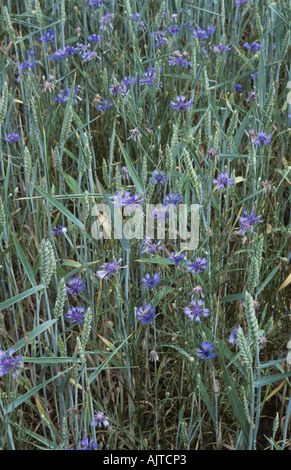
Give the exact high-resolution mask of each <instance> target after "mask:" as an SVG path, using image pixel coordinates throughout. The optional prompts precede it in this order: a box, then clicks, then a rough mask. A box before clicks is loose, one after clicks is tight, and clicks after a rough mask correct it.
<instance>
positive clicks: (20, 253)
mask: <svg viewBox="0 0 291 470" xmlns="http://www.w3.org/2000/svg"><path fill="white" fill-rule="evenodd" d="M11 235H12V238H13V240H14V245H15V248H16V251H17V254H18V256H19V258H20V261H21V263H22V266H23V267H24V269H25V272H26V274H27V277H28V279H29V280H30V283H31V285H32V286H33V287H36V280H35V277H34V274H33V271H32V269H31V266H30V264H29V262H28V261H27V258H26V256H25V254H24V251H23V250H22V248H21V246H20V243H19V242H18V240H17V238H16V236H15V235H14V233H13V232H11Z"/></svg>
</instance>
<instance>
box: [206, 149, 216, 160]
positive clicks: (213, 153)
mask: <svg viewBox="0 0 291 470" xmlns="http://www.w3.org/2000/svg"><path fill="white" fill-rule="evenodd" d="M210 157H211V158H214V159H215V160H216V159H217V158H218V153H217V150H216V148H215V147H211V148H210V149H209V150H208V151H207V158H208V159H209V158H210Z"/></svg>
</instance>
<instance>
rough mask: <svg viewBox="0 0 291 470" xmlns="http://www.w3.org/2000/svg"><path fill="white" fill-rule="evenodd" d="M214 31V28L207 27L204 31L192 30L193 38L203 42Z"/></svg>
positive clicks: (199, 29) (200, 29)
mask: <svg viewBox="0 0 291 470" xmlns="http://www.w3.org/2000/svg"><path fill="white" fill-rule="evenodd" d="M215 31H216V27H215V26H208V28H207V30H206V31H205V30H204V29H202V28H199V27H198V28H194V32H193V37H194V38H197V39H199V40H200V41H203V40H204V39H208V38H209V37H210V36H211V35H212V34H213V33H215Z"/></svg>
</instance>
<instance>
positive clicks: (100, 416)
mask: <svg viewBox="0 0 291 470" xmlns="http://www.w3.org/2000/svg"><path fill="white" fill-rule="evenodd" d="M91 426H94V428H96V426H97V427H98V428H102V426H104V428H107V427H108V426H109V417H108V416H105V413H104V411H101V410H99V411H97V412H95V414H94V418H93V419H92V421H91Z"/></svg>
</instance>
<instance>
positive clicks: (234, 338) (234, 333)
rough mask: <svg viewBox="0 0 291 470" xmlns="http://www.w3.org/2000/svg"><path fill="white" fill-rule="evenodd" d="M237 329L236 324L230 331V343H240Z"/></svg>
mask: <svg viewBox="0 0 291 470" xmlns="http://www.w3.org/2000/svg"><path fill="white" fill-rule="evenodd" d="M237 331H238V328H237V327H236V326H234V327H233V328H232V330H231V332H230V335H229V337H228V342H229V344H238V339H237Z"/></svg>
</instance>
